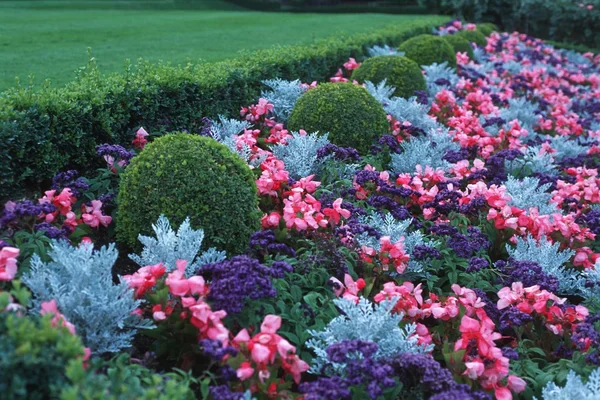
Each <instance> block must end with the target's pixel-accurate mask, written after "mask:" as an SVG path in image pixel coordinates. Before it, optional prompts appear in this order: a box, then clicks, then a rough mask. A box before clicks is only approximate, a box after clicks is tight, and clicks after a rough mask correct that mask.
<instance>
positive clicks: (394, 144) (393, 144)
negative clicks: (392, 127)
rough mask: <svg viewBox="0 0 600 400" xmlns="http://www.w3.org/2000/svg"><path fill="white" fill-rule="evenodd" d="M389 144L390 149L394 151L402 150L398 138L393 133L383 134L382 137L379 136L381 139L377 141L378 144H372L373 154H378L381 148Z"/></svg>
mask: <svg viewBox="0 0 600 400" xmlns="http://www.w3.org/2000/svg"><path fill="white" fill-rule="evenodd" d="M384 146H387V147H388V149H390V151H391V152H392V153H400V151H401V150H402V149H401V148H400V143H398V140H396V138H395V137H394V136H392V135H383V136H382V137H380V138H379V140H378V141H377V144H374V145H373V146H371V154H374V155H375V154H377V153H379V152H380V151H381V150H383V147H384Z"/></svg>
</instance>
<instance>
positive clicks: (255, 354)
mask: <svg viewBox="0 0 600 400" xmlns="http://www.w3.org/2000/svg"><path fill="white" fill-rule="evenodd" d="M280 327H281V317H279V316H277V315H267V316H265V318H264V320H263V323H262V324H261V326H260V332H259V333H257V334H256V335H255V336H254V337H252V338H250V336H249V335H248V331H246V330H245V329H242V330H241V331H240V333H238V334H237V335H236V336H235V338H234V339H233V341H232V344H233V345H234V346H235V347H237V348H239V349H240V350H242V351H243V350H244V348H242V347H241V345H242V344H244V345H245V346H246V347H245V348H247V349H248V351H249V352H250V353H249V354H248V355H247V356H249V360H248V361H245V362H243V363H242V364H241V365H240V367H239V368H238V370H237V371H236V373H237V376H238V378H239V379H240V380H247V379H250V378H251V377H252V376H253V374H254V372H255V371H258V379H259V380H260V381H261V382H264V380H265V379H268V378H269V377H270V372H269V370H268V365H270V364H273V363H275V360H276V357H277V356H279V357H280V359H281V362H282V368H283V369H284V370H285V371H286V372H288V373H289V374H291V375H292V377H293V379H294V382H296V383H297V384H298V383H300V375H301V374H302V372H305V371H307V370H308V369H309V365H308V364H307V363H306V362H304V361H302V360H301V359H300V358H299V357H298V356H297V355H296V348H295V347H294V346H293V345H291V344H290V343H289V342H288V341H287V340H286V339H284V338H282V337H281V336H279V335H278V334H277V331H278V330H279V328H280ZM250 360H251V361H252V362H254V366H253V365H252V363H251V362H250Z"/></svg>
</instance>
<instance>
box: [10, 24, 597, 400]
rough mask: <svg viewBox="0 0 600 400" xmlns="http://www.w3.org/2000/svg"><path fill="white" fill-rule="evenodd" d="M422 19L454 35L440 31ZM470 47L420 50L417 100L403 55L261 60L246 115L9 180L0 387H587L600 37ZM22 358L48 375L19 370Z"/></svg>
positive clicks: (178, 393)
mask: <svg viewBox="0 0 600 400" xmlns="http://www.w3.org/2000/svg"><path fill="white" fill-rule="evenodd" d="M475 29H476V27H475V26H474V25H463V24H461V23H459V22H453V23H450V24H447V25H445V26H442V27H440V28H439V29H438V30H437V32H436V34H437V35H439V36H441V38H442V39H444V36H446V35H452V34H456V33H457V32H460V31H467V32H471V34H461V36H463V37H465V38H471V37H474V38H476V37H477V35H475V34H472V33H473V31H474V30H475ZM419 40H420V41H427V42H431V43H434V44H435V45H434V46H433V47H432V49H431V51H430V53H428V54H427V55H426V56H427V59H431V58H433V60H437V61H438V62H442V61H443V60H445V59H446V58H447V49H448V48H449V47H448V46H450V45H449V44H448V46H446V44H447V43H446V42H444V41H443V40H442V42H440V40H435V41H433V40H430V39H428V38H421V39H419ZM448 43H450V41H448ZM471 45H472V46H473V50H474V51H473V59H470V58H469V57H468V55H467V53H466V52H465V53H461V52H459V53H457V54H456V63H457V68H452V67H449V66H448V63H447V61H445V62H442V63H441V64H437V63H435V62H434V63H433V64H431V65H422V66H421V68H422V70H423V74H424V79H425V88H426V89H425V90H418V91H416V92H415V93H414V95H415V96H412V97H409V98H403V97H394V96H393V94H394V93H395V88H393V87H389V86H387V85H386V80H385V79H383V78H382V77H381V74H382V73H383V74H388V73H389V74H394V73H396V71H397V69H395V68H388V69H384V68H382V69H381V70H380V71H383V72H378V73H377V74H373V76H376V77H377V78H376V79H383V80H381V81H380V82H356V81H354V82H353V81H352V77H353V76H354V77H359V76H361V75H360V74H353V71H354V70H357V69H358V68H360V66H361V63H362V61H363V60H362V59H360V60H358V61H357V59H355V58H350V59H349V60H347V62H345V63H344V64H343V65H340V68H339V70H338V72H337V73H335V75H334V76H332V77H331V78H329V81H330V82H328V83H326V82H305V83H302V82H301V81H300V80H296V81H285V80H281V79H275V80H269V81H265V82H264V84H265V89H264V90H263V92H262V93H261V96H260V98H257V99H256V100H255V102H254V104H250V105H248V106H246V107H242V108H241V111H240V117H239V118H236V119H228V118H226V117H224V116H220V117H219V118H218V119H208V118H205V119H204V120H203V125H202V129H200V131H199V133H198V134H186V133H176V134H173V135H169V136H166V137H162V138H160V139H157V140H154V141H152V140H151V139H153V138H152V135H149V134H148V132H147V131H146V130H145V129H143V128H140V129H139V130H138V131H137V133H136V134H135V137H134V138H132V143H131V147H132V149H131V150H128V149H126V148H124V147H122V146H120V145H113V144H105V145H101V146H98V148H97V153H98V155H99V156H100V157H102V158H103V159H104V161H105V162H106V166H105V168H102V169H100V170H99V171H98V172H97V174H95V175H93V177H92V178H83V177H80V176H79V175H78V173H77V172H76V171H73V170H71V171H67V172H62V173H60V174H59V175H57V176H56V177H55V178H54V179H53V182H52V188H51V189H50V190H48V191H46V192H45V193H44V195H43V196H40V197H39V198H38V199H36V200H31V201H30V200H24V201H19V202H8V203H6V205H5V208H4V211H3V214H2V215H1V217H0V226H1V227H2V239H3V241H2V242H0V247H1V250H0V280H1V281H3V283H2V285H3V286H2V289H3V291H2V292H1V293H0V309H2V310H4V311H3V312H1V313H0V330H1V331H2V333H3V335H2V336H1V337H0V347H2V348H3V349H6V350H5V351H3V352H2V353H3V354H2V355H0V368H2V370H7V368H11V369H10V370H11V371H12V372H13V373H12V374H10V376H6V375H0V388H6V390H7V393H10V394H12V395H13V398H53V397H59V396H60V397H61V398H64V399H77V398H96V397H97V398H105V397H104V396H106V395H107V394H111V395H113V396H114V397H115V398H132V397H141V398H158V397H157V396H158V395H159V394H160V395H163V396H165V397H164V398H214V399H241V398H244V399H250V398H257V399H271V398H272V399H275V398H286V399H301V398H303V399H307V400H310V399H350V398H356V399H363V398H371V399H378V398H385V399H397V398H400V399H420V398H423V399H436V400H441V399H492V398H496V399H499V400H504V399H511V398H524V399H530V398H533V397H534V396H537V398H542V399H545V400H551V399H558V398H561V399H562V398H597V397H598V396H600V389H598V384H597V382H598V379H600V369H596V368H597V365H599V364H600V324H599V321H600V316H599V315H600V314H599V312H600V303H599V301H598V298H599V297H598V296H599V295H600V290H599V288H600V275H599V274H598V272H597V271H598V268H600V261H599V260H600V245H599V243H598V241H597V240H596V235H597V234H598V233H600V188H599V187H598V185H599V184H600V178H598V167H599V163H600V156H599V155H600V142H599V141H600V110H599V109H598V100H597V99H598V98H599V97H600V57H598V56H596V57H594V56H593V55H591V54H585V55H582V54H579V53H575V52H572V51H563V50H556V49H554V48H553V47H551V46H549V45H546V44H544V42H542V41H540V40H537V39H533V38H530V37H527V36H525V35H520V34H518V33H513V34H507V33H503V34H499V33H497V32H493V33H491V34H490V35H489V36H488V37H487V39H486V45H485V46H484V47H478V46H477V45H475V44H474V43H471ZM406 47H408V48H412V47H411V46H406ZM401 48H402V47H401ZM440 49H441V50H440ZM413 52H415V51H414V50H413ZM366 54H368V55H369V56H371V57H376V56H377V57H384V59H383V61H385V57H390V60H397V59H395V58H394V59H393V58H392V57H404V58H406V57H410V53H409V54H407V55H404V54H402V53H399V52H398V50H396V49H394V48H390V47H388V46H375V47H372V48H370V49H368V52H367V53H366ZM415 54H416V55H415V56H413V57H419V58H422V57H424V55H423V54H422V51H420V52H419V51H416V52H415ZM396 64H397V63H396ZM396 64H394V65H396ZM405 64H406V61H403V63H402V65H405ZM391 78H392V77H391V76H390V80H391ZM396 78H397V77H396ZM374 79H375V78H374ZM363 86H364V87H363ZM339 105H343V106H342V107H340V106H339ZM380 114H381V115H382V117H381V118H383V122H384V123H383V126H382V124H381V123H380V119H381V118H379V117H378V116H379V115H380ZM386 115H387V118H385V116H386ZM386 119H387V123H386ZM288 121H289V123H290V126H298V132H292V131H290V130H288ZM348 121H352V122H351V123H348ZM308 123H310V124H311V125H310V128H311V131H310V132H306V131H305V130H304V129H302V127H301V125H302V124H308ZM325 128H326V129H325ZM198 135H200V136H205V138H199V137H197V136H198ZM366 138H369V139H370V140H371V145H370V146H365V145H364V143H365V139H366ZM149 141H152V143H150V144H149ZM217 142H220V143H217ZM349 143H356V145H355V146H349ZM359 144H360V146H359ZM367 144H368V143H367ZM146 146H148V148H147V149H146V150H144V148H145V147H146ZM355 147H358V148H359V150H357V149H356V148H355ZM190 149H194V150H193V152H194V153H193V154H192V153H189V154H188V153H186V151H187V152H190V151H192V150H190ZM184 150H185V151H184ZM203 152H206V153H203ZM138 153H141V154H140V155H138ZM198 155H202V156H198ZM240 160H243V161H244V162H245V163H244V162H241V161H240ZM194 167H196V168H194ZM247 176H254V178H255V179H254V182H253V181H252V179H250V180H246V179H245V177H247ZM175 177H176V178H175ZM206 177H210V181H209V182H205V178H206ZM169 178H172V179H169ZM224 180H226V181H224ZM220 182H226V183H227V184H228V185H227V186H226V187H227V189H226V190H225V189H223V188H224V187H225V184H224V183H220ZM233 182H235V184H233ZM242 199H243V200H242ZM254 202H256V204H257V205H258V208H259V209H260V215H262V218H261V217H260V216H257V217H256V220H254V215H255V214H257V213H256V211H257V210H256V207H254V206H252V205H253V204H254ZM242 203H243V204H242ZM207 204H222V205H224V206H223V209H225V207H226V206H227V207H231V205H232V204H233V205H235V204H239V207H234V208H231V210H230V209H229V208H227V210H228V211H227V212H226V213H225V215H223V212H222V211H223V210H222V209H219V210H212V212H211V209H210V207H209V206H207ZM177 205H180V207H178V206H177ZM190 205H192V206H190ZM119 207H120V208H119ZM212 207H220V206H217V205H213V206H212ZM180 210H186V211H185V214H186V215H182V213H181V212H180ZM217 211H218V212H217ZM213 214H214V215H216V216H218V217H215V218H213V217H212V215H213ZM123 215H126V216H127V218H124V217H123ZM228 215H235V218H228ZM186 217H187V218H186ZM115 221H116V222H115ZM120 221H128V222H127V226H126V227H123V226H119V223H122V222H120ZM147 221H156V223H155V224H153V225H151V224H150V222H147ZM134 223H135V224H137V225H138V226H135V227H134ZM200 223H201V224H203V225H204V226H200V225H199V224H200ZM255 223H256V224H257V225H261V226H262V227H261V228H260V229H258V231H256V232H255V233H253V234H252V235H250V236H249V237H242V238H238V237H236V236H235V235H241V236H245V234H244V232H246V231H247V230H248V229H251V230H253V229H256V228H257V227H254V228H252V227H253V226H254V224H255ZM115 225H116V226H115ZM232 226H233V227H235V228H236V229H232ZM115 232H116V234H115ZM136 233H137V234H139V236H138V243H132V242H131V237H132V235H133V236H135V234H136ZM205 233H206V234H205ZM209 233H210V234H209ZM115 235H116V236H115ZM53 239H57V240H54V241H53ZM115 240H116V241H117V247H115V245H113V244H110V243H111V242H114V241H115ZM244 240H245V241H246V242H243V241H244ZM240 243H249V244H248V246H245V245H244V246H240ZM240 247H243V248H245V250H243V251H242V250H240ZM127 254H129V256H128V257H127ZM117 275H119V276H117ZM38 310H41V311H40V312H38ZM38 314H41V315H39V316H38ZM19 332H21V334H19ZM22 332H30V334H29V335H23V334H22ZM31 332H34V333H35V335H33V334H31ZM40 338H43V340H42V339H40ZM47 352H50V353H51V354H53V356H52V358H50V357H46V356H45V354H46V353H47ZM114 355H118V356H117V357H116V358H114V359H112V360H110V361H106V360H109V359H110V358H111V356H114ZM103 360H104V361H103ZM17 366H18V367H17ZM33 369H35V370H36V371H37V372H39V371H42V372H41V374H42V377H43V379H40V380H39V382H52V383H55V385H50V383H48V384H41V385H40V384H38V385H37V386H36V385H32V383H31V382H30V381H29V379H31V378H30V377H31V376H32V374H33V373H32V370H33ZM107 371H108V373H107ZM86 396H87V397H86ZM94 396H96V397H94ZM144 396H145V397H144ZM586 396H587V397H586Z"/></svg>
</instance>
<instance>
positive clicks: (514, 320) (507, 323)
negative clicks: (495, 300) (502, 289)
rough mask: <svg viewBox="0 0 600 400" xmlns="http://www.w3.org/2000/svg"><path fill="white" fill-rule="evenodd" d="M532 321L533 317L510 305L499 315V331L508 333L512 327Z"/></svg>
mask: <svg viewBox="0 0 600 400" xmlns="http://www.w3.org/2000/svg"><path fill="white" fill-rule="evenodd" d="M530 322H533V317H532V316H531V315H529V314H526V313H524V312H522V311H519V309H518V308H516V307H510V308H508V309H507V310H506V311H504V312H503V313H502V314H501V315H500V327H499V329H500V332H501V333H503V334H507V335H510V334H511V333H512V331H513V327H518V326H523V325H525V324H528V323H530Z"/></svg>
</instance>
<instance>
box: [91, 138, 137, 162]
mask: <svg viewBox="0 0 600 400" xmlns="http://www.w3.org/2000/svg"><path fill="white" fill-rule="evenodd" d="M96 153H97V154H98V155H99V156H100V157H104V156H111V157H114V158H115V160H122V161H125V162H126V164H129V160H131V159H132V158H133V157H134V156H135V152H133V151H129V150H126V149H125V148H124V147H123V146H119V145H118V144H108V143H104V144H101V145H99V146H96Z"/></svg>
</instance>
